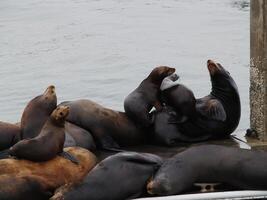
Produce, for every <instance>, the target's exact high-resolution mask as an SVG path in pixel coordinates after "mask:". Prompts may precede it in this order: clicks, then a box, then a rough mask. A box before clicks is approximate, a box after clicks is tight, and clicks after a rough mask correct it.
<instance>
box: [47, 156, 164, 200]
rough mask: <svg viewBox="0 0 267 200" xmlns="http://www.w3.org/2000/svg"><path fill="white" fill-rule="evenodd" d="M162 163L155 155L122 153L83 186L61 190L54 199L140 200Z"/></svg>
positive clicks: (102, 164)
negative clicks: (137, 199) (138, 198)
mask: <svg viewBox="0 0 267 200" xmlns="http://www.w3.org/2000/svg"><path fill="white" fill-rule="evenodd" d="M161 164H162V160H161V158H160V157H158V156H156V155H153V154H147V153H135V152H123V153H118V154H116V155H113V156H110V157H108V158H106V159H105V160H103V161H102V162H100V163H99V164H98V165H97V166H96V167H95V168H94V169H93V170H92V171H90V172H89V173H88V175H87V176H86V177H85V178H84V180H83V182H82V183H80V184H77V185H74V186H73V187H70V188H69V190H64V189H61V190H59V193H56V194H55V196H54V197H52V198H51V200H63V199H64V200H71V199H75V200H86V199H90V200H106V199H109V200H124V199H132V198H136V197H139V196H141V195H143V194H144V191H145V187H146V183H147V181H148V179H149V178H150V176H151V175H152V174H153V173H154V172H155V171H156V170H157V169H158V168H159V166H160V165H161ZM114 183H116V184H114Z"/></svg>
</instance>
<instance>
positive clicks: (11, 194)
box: [0, 175, 52, 200]
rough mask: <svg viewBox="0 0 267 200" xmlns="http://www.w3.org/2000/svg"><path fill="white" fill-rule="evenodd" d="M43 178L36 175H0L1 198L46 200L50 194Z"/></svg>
mask: <svg viewBox="0 0 267 200" xmlns="http://www.w3.org/2000/svg"><path fill="white" fill-rule="evenodd" d="M43 182H44V180H43V179H41V178H39V177H37V176H18V175H1V176H0V185H1V187H0V199H1V200H28V199H38V200H47V199H48V198H49V197H51V196H52V193H51V192H50V191H49V188H46V187H45V185H44V184H42V183H43Z"/></svg>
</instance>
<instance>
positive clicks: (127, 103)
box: [124, 66, 175, 129]
mask: <svg viewBox="0 0 267 200" xmlns="http://www.w3.org/2000/svg"><path fill="white" fill-rule="evenodd" d="M174 72H175V68H171V67H166V66H160V67H156V68H154V69H153V70H152V72H151V73H150V74H149V75H148V77H147V78H146V79H144V80H143V81H142V82H141V83H140V85H139V86H138V87H137V88H136V89H135V90H134V91H132V92H131V93H130V94H129V95H128V96H127V97H126V98H125V100H124V110H125V113H126V114H127V116H129V117H130V118H131V119H132V120H133V121H134V122H135V123H136V124H137V125H138V126H139V127H140V128H145V129H146V128H149V127H150V126H151V125H152V118H151V116H150V115H149V112H150V110H151V109H152V108H153V106H154V107H155V108H156V110H160V109H161V103H160V100H159V98H160V96H159V95H160V85H161V82H162V80H163V79H164V78H165V77H166V76H169V75H171V74H173V73H174Z"/></svg>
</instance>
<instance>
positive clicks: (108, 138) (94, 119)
mask: <svg viewBox="0 0 267 200" xmlns="http://www.w3.org/2000/svg"><path fill="white" fill-rule="evenodd" d="M60 105H66V106H69V108H70V113H69V115H68V117H67V121H68V122H71V123H73V124H75V125H77V126H79V127H82V128H84V129H85V130H87V131H89V132H90V133H91V134H92V136H93V137H94V139H95V141H96V143H97V145H98V146H99V147H101V148H118V147H119V146H128V145H136V144H140V143H143V142H144V141H145V136H144V134H143V132H142V131H141V130H140V129H139V128H138V127H137V126H136V125H135V124H134V122H132V121H131V120H130V119H129V118H128V117H127V115H126V114H125V113H123V112H118V111H114V110H111V109H108V108H105V107H103V106H101V105H99V104H97V103H95V102H93V101H90V100H86V99H80V100H76V101H69V102H63V103H61V104H60Z"/></svg>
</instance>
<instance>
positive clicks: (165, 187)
mask: <svg viewBox="0 0 267 200" xmlns="http://www.w3.org/2000/svg"><path fill="white" fill-rule="evenodd" d="M266 159H267V152H265V151H252V150H247V149H239V148H234V147H226V146H220V145H201V146H195V147H192V148H189V149H187V150H185V151H183V152H182V153H178V154H177V155H175V156H174V157H172V158H170V159H169V160H166V161H165V163H164V164H163V165H162V166H161V168H160V169H159V170H158V171H157V173H156V174H155V176H153V178H152V180H151V181H150V182H149V183H148V185H147V191H148V193H150V194H154V195H173V194H180V193H184V192H187V191H188V190H189V189H191V187H192V186H193V184H194V183H223V184H226V185H230V186H232V187H234V188H235V189H244V190H266V189H267V170H266V169H267V163H266V162H265V160H266Z"/></svg>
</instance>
